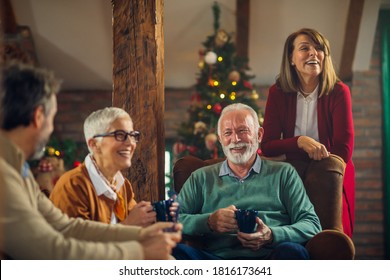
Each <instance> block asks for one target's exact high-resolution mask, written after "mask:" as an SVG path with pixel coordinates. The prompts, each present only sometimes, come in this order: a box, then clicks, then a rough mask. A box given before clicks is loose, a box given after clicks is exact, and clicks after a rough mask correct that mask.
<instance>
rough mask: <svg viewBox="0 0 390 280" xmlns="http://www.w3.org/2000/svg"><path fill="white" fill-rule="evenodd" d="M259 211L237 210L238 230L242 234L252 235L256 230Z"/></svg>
mask: <svg viewBox="0 0 390 280" xmlns="http://www.w3.org/2000/svg"><path fill="white" fill-rule="evenodd" d="M257 213H258V211H256V210H243V209H237V210H236V211H235V214H236V219H237V224H238V228H239V229H240V231H241V232H245V233H252V232H254V231H255V228H256V217H257Z"/></svg>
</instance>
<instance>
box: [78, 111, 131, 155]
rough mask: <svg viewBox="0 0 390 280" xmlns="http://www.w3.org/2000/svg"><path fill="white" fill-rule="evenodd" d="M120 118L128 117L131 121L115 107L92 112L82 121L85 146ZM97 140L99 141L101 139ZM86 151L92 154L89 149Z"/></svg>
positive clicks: (125, 113) (124, 112)
mask: <svg viewBox="0 0 390 280" xmlns="http://www.w3.org/2000/svg"><path fill="white" fill-rule="evenodd" d="M121 117H128V118H129V119H130V120H131V117H130V115H129V114H128V113H127V112H126V111H125V110H123V109H121V108H117V107H106V108H104V109H100V110H97V111H95V112H92V113H91V114H90V115H89V116H88V117H87V118H86V119H85V121H84V137H85V141H86V142H87V145H88V140H89V139H91V138H93V136H95V135H96V134H103V133H106V132H108V130H109V129H110V126H111V124H112V123H113V122H114V121H115V120H117V119H119V118H121ZM97 139H98V141H101V138H97ZM88 150H89V151H90V152H91V153H92V151H91V149H90V148H89V147H88Z"/></svg>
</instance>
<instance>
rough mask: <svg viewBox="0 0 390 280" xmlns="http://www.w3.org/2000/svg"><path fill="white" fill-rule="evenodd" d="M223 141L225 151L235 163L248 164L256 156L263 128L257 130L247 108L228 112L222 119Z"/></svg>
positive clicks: (221, 140) (220, 139) (221, 139)
mask: <svg viewBox="0 0 390 280" xmlns="http://www.w3.org/2000/svg"><path fill="white" fill-rule="evenodd" d="M220 125H221V130H220V132H221V135H220V137H219V141H220V142H221V145H222V149H223V152H224V153H225V155H226V157H227V158H228V160H229V161H230V162H232V163H234V164H237V165H240V164H246V163H247V162H248V161H250V160H251V159H252V158H254V157H255V156H256V152H257V149H258V147H259V141H260V139H261V136H262V128H260V129H259V131H258V132H257V131H255V125H254V120H253V118H252V116H251V114H250V113H249V111H247V110H236V111H230V112H227V113H226V114H225V115H224V116H223V118H222V119H221V124H220Z"/></svg>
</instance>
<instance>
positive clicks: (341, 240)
mask: <svg viewBox="0 0 390 280" xmlns="http://www.w3.org/2000/svg"><path fill="white" fill-rule="evenodd" d="M306 249H307V250H308V251H309V255H310V259H311V260H353V259H354V258H355V246H354V244H353V242H352V240H351V238H349V237H348V236H347V235H346V234H345V233H343V232H341V231H339V230H334V229H326V230H323V231H321V232H320V233H318V234H316V235H315V236H314V237H313V238H312V239H310V240H309V242H307V244H306Z"/></svg>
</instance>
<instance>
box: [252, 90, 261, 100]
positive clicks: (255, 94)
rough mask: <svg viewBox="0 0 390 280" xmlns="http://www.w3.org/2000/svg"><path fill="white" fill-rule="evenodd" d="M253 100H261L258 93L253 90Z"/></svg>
mask: <svg viewBox="0 0 390 280" xmlns="http://www.w3.org/2000/svg"><path fill="white" fill-rule="evenodd" d="M250 97H251V99H253V100H257V99H259V95H258V93H257V91H256V90H255V89H254V90H252V93H251V96H250Z"/></svg>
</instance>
